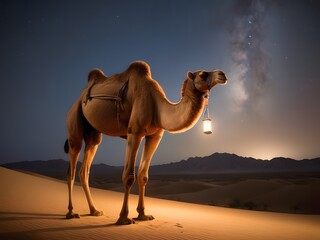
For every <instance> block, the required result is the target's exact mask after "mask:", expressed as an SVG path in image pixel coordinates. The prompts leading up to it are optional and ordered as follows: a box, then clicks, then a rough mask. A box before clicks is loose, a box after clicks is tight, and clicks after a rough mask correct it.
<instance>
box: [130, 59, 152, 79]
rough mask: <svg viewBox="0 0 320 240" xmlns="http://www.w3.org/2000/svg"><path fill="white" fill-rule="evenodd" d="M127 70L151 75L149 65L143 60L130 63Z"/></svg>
mask: <svg viewBox="0 0 320 240" xmlns="http://www.w3.org/2000/svg"><path fill="white" fill-rule="evenodd" d="M127 72H135V73H137V74H139V75H147V76H150V77H151V70H150V66H149V65H148V64H147V63H146V62H144V61H137V62H133V63H131V64H130V66H129V67H128V69H127Z"/></svg>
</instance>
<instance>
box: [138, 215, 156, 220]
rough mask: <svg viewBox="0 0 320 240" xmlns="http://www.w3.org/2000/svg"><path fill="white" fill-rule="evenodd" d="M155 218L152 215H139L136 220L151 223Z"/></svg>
mask: <svg viewBox="0 0 320 240" xmlns="http://www.w3.org/2000/svg"><path fill="white" fill-rule="evenodd" d="M153 219H154V217H153V216H152V215H145V214H139V216H138V217H137V218H134V220H136V221H150V220H153Z"/></svg>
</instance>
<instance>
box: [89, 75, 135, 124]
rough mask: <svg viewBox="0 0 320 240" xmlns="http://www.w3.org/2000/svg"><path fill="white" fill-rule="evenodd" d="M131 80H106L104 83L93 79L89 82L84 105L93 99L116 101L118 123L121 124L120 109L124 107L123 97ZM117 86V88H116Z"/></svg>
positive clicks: (113, 78) (114, 78)
mask: <svg viewBox="0 0 320 240" xmlns="http://www.w3.org/2000/svg"><path fill="white" fill-rule="evenodd" d="M128 82H129V79H123V78H122V79H121V78H120V79H119V78H117V77H113V76H112V77H110V78H105V80H104V81H99V80H98V79H96V78H95V79H93V80H92V81H89V86H88V90H87V94H86V95H85V97H84V99H83V103H84V104H85V105H87V103H88V102H89V101H90V100H91V99H101V100H107V101H110V100H111V101H114V102H115V104H116V108H117V121H118V123H119V122H120V108H121V105H122V100H123V96H124V93H125V90H126V88H127V86H128ZM115 86H116V87H115Z"/></svg>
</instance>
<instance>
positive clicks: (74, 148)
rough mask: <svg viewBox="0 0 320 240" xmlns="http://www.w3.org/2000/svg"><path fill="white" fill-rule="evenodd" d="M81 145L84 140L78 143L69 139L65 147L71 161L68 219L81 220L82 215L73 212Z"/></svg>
mask: <svg viewBox="0 0 320 240" xmlns="http://www.w3.org/2000/svg"><path fill="white" fill-rule="evenodd" d="M81 145H82V138H81V139H80V141H79V140H78V142H76V141H74V140H72V139H71V138H69V139H68V140H67V142H66V146H65V151H66V152H68V153H69V159H70V164H69V169H68V175H67V182H68V193H69V204H68V209H69V211H68V213H67V215H66V218H67V219H70V218H80V215H79V214H78V213H74V212H73V205H72V192H73V185H74V180H75V175H76V167H77V162H78V159H79V155H80V151H81Z"/></svg>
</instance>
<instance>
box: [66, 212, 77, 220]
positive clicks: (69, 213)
mask: <svg viewBox="0 0 320 240" xmlns="http://www.w3.org/2000/svg"><path fill="white" fill-rule="evenodd" d="M72 218H80V215H79V214H78V213H73V212H68V213H67V215H66V219H72Z"/></svg>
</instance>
